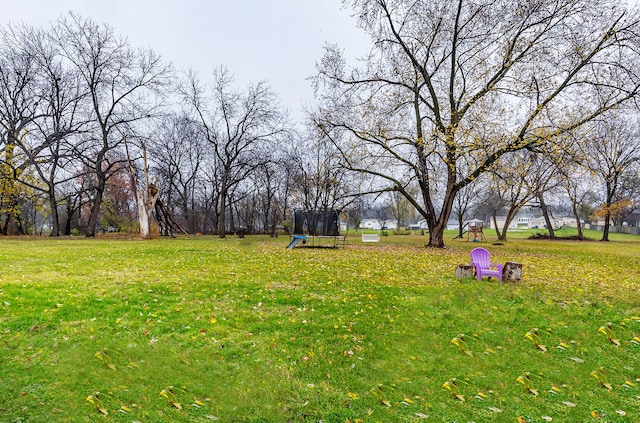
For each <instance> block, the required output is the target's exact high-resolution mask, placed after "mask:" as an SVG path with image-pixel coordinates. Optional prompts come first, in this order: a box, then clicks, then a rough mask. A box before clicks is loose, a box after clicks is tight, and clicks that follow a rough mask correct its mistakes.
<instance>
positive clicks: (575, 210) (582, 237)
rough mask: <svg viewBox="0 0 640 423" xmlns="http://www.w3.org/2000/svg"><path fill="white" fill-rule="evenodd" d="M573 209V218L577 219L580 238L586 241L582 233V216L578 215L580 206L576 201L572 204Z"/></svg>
mask: <svg viewBox="0 0 640 423" xmlns="http://www.w3.org/2000/svg"><path fill="white" fill-rule="evenodd" d="M571 203H572V205H571V208H572V211H573V216H574V217H575V218H576V227H577V228H578V238H579V239H584V234H583V233H582V223H581V222H580V216H579V214H578V206H577V204H576V202H575V201H572V202H571Z"/></svg>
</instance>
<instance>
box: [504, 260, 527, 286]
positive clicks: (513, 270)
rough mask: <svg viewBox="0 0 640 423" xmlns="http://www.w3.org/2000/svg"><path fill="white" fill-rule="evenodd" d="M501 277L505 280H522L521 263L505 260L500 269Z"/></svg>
mask: <svg viewBox="0 0 640 423" xmlns="http://www.w3.org/2000/svg"><path fill="white" fill-rule="evenodd" d="M502 278H503V279H504V280H505V281H507V282H520V281H521V280H522V264H521V263H514V262H510V261H508V262H506V263H505V264H504V268H503V269H502Z"/></svg>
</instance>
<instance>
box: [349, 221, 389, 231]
mask: <svg viewBox="0 0 640 423" xmlns="http://www.w3.org/2000/svg"><path fill="white" fill-rule="evenodd" d="M358 228H359V229H369V230H373V231H381V230H384V229H388V230H395V229H398V221H397V220H395V219H387V220H385V221H381V220H380V219H362V221H361V222H360V226H359V227H358Z"/></svg>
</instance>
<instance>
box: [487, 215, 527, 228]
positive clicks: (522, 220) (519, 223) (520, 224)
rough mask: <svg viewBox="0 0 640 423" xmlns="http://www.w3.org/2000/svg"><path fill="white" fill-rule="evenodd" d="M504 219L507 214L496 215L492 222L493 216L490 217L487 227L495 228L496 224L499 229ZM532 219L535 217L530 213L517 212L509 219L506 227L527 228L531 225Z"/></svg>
mask: <svg viewBox="0 0 640 423" xmlns="http://www.w3.org/2000/svg"><path fill="white" fill-rule="evenodd" d="M506 220H507V216H496V221H495V224H494V221H493V218H490V219H489V226H488V227H489V228H491V229H495V228H496V227H495V225H496V224H497V225H498V228H499V229H503V228H504V223H505V222H506ZM533 220H535V218H534V217H533V216H532V215H530V214H518V215H516V217H515V218H514V219H513V220H511V222H510V223H509V227H508V229H509V230H512V229H529V228H530V227H532V226H533V225H531V222H532V221H533Z"/></svg>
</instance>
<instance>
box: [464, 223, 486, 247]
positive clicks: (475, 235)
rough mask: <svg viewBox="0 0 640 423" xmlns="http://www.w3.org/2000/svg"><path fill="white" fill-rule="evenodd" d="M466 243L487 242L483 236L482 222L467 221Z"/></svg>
mask: <svg viewBox="0 0 640 423" xmlns="http://www.w3.org/2000/svg"><path fill="white" fill-rule="evenodd" d="M467 241H471V242H481V241H484V242H487V237H486V236H485V235H484V222H482V221H481V220H470V221H469V228H468V229H467Z"/></svg>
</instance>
